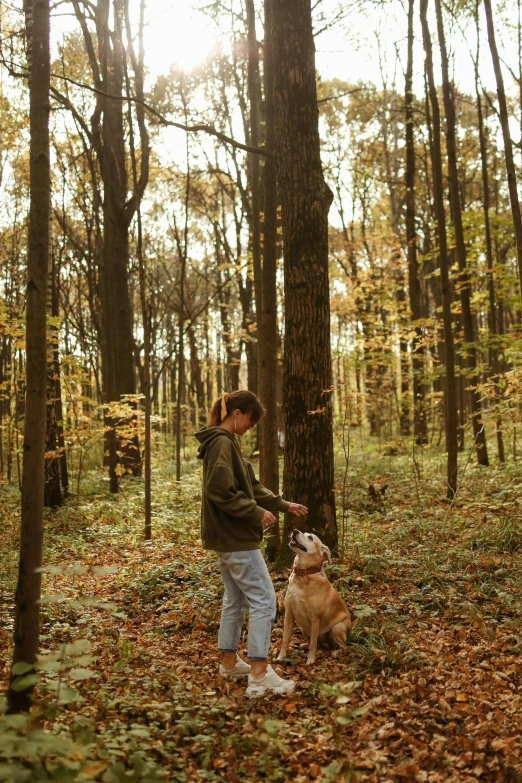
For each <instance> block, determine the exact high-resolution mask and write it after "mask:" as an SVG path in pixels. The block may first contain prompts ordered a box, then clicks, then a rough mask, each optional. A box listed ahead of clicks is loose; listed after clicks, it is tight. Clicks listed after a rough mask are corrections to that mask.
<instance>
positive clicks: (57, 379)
mask: <svg viewBox="0 0 522 783" xmlns="http://www.w3.org/2000/svg"><path fill="white" fill-rule="evenodd" d="M59 258H60V256H59ZM59 314H60V264H58V266H57V268H56V270H55V273H53V278H52V293H51V315H52V316H53V318H58V316H59ZM53 363H54V384H55V395H56V397H55V404H54V410H55V418H56V436H57V439H58V448H59V449H60V451H61V455H60V457H59V463H60V481H61V485H62V491H63V494H64V496H65V497H67V495H68V493H69V469H68V466H67V454H66V450H65V438H64V422H63V417H64V410H63V405H62V382H61V374H62V373H61V366H60V347H59V344H58V343H57V344H56V345H55V346H54V350H53Z"/></svg>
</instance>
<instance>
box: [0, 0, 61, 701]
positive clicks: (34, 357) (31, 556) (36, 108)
mask: <svg viewBox="0 0 522 783" xmlns="http://www.w3.org/2000/svg"><path fill="white" fill-rule="evenodd" d="M29 4H31V6H32V8H31V10H32V14H31V16H32V25H31V30H30V31H28V37H29V39H30V48H31V50H32V58H31V61H30V88H29V91H30V94H29V102H30V132H31V135H30V149H29V161H30V162H29V172H30V186H29V187H30V209H29V235H28V251H27V299H26V397H25V423H24V444H23V477H22V520H21V531H20V560H19V565H18V584H17V588H16V608H15V622H14V649H13V670H12V672H11V675H12V677H13V676H16V673H17V668H16V665H17V664H19V663H26V664H29V665H31V666H32V665H34V663H35V662H36V656H37V653H38V644H39V636H40V603H39V602H40V595H41V580H42V575H41V573H40V571H39V569H40V567H41V565H42V545H43V500H44V464H43V463H44V454H45V421H46V402H47V342H46V339H47V329H46V299H47V269H48V264H49V218H50V192H51V187H50V186H51V183H50V167H49V90H50V78H49V73H50V52H49V34H50V22H49V19H50V9H49V0H38V2H31V0H27V5H29ZM31 694H32V687H29V688H25V689H23V690H20V691H16V690H13V688H12V687H10V688H9V691H8V702H9V710H10V712H20V711H23V710H28V709H29V707H30V703H31Z"/></svg>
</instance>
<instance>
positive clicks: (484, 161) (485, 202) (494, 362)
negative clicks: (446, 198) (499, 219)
mask: <svg viewBox="0 0 522 783" xmlns="http://www.w3.org/2000/svg"><path fill="white" fill-rule="evenodd" d="M475 20H476V30H477V57H476V60H475V62H474V66H475V95H476V97H477V126H478V135H479V146H480V168H481V174H482V209H483V212H484V235H485V240H486V265H487V269H488V331H489V340H490V348H489V366H490V375H493V376H495V377H496V376H497V375H498V374H499V372H500V363H499V360H498V329H497V317H496V308H495V277H494V274H493V244H492V241H491V225H490V221H489V203H490V199H489V172H488V151H487V142H486V131H485V124H484V116H483V112H482V91H481V89H480V77H479V67H478V64H479V59H480V57H479V55H480V27H479V19H478V0H477V6H476V12H475ZM521 87H522V81H521ZM495 385H496V388H497V390H498V393H500V387H499V386H498V384H495ZM495 424H496V433H497V453H498V459H499V462H505V461H506V454H505V449H504V435H503V432H502V420H501V417H500V415H497V416H496V417H495Z"/></svg>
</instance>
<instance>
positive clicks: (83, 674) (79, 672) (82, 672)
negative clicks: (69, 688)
mask: <svg viewBox="0 0 522 783" xmlns="http://www.w3.org/2000/svg"><path fill="white" fill-rule="evenodd" d="M95 675H96V672H95V671H93V670H92V669H80V668H78V669H71V671H70V672H69V676H70V677H71V680H88V679H89V678H90V677H94V676H95Z"/></svg>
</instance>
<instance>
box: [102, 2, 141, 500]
mask: <svg viewBox="0 0 522 783" xmlns="http://www.w3.org/2000/svg"><path fill="white" fill-rule="evenodd" d="M114 19H115V25H114V30H113V31H112V33H110V31H109V29H108V25H107V30H106V36H107V37H106V39H105V41H104V46H105V49H106V57H107V73H106V76H105V79H104V82H105V83H106V84H107V91H108V93H109V94H110V95H116V96H121V95H122V94H123V78H124V66H123V58H124V52H123V43H122V39H121V25H122V3H121V0H114ZM109 35H110V40H109ZM111 41H112V47H111ZM123 106H124V103H123V101H121V100H114V99H112V98H107V97H106V98H105V99H104V107H103V124H102V135H103V165H102V169H101V170H102V176H103V185H104V203H103V261H102V276H103V299H102V307H103V315H104V318H103V325H104V335H105V338H106V340H107V355H106V362H107V363H108V367H107V368H106V369H105V373H104V381H105V383H106V384H107V386H106V388H104V391H105V398H106V402H108V403H109V402H113V403H114V402H118V401H119V400H120V399H121V397H122V395H126V394H130V395H132V394H135V392H136V380H135V372H134V361H133V353H134V340H133V335H132V306H131V299H130V293H129V280H128V268H129V222H130V221H129V216H128V214H127V213H126V210H125V206H126V204H127V198H128V193H127V161H126V154H125V133H124V125H123ZM112 424H113V425H114V426H116V422H114V421H113V422H112ZM115 445H116V432H115V433H114V436H113V442H112V443H111V447H110V454H109V458H110V471H111V482H110V486H111V491H112V492H114V491H117V485H118V482H117V477H116V476H115V470H116V468H115V464H114V463H115V460H117V456H116V455H115V453H114V446H115ZM120 451H121V452H122V453H123V455H124V456H123V458H122V463H123V465H124V466H125V467H126V468H127V469H129V470H130V471H131V472H132V473H133V474H134V475H139V473H140V472H141V459H140V452H139V444H138V442H137V439H136V438H132V439H127V440H126V442H125V444H124V445H123V446H122V447H121V449H120Z"/></svg>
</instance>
